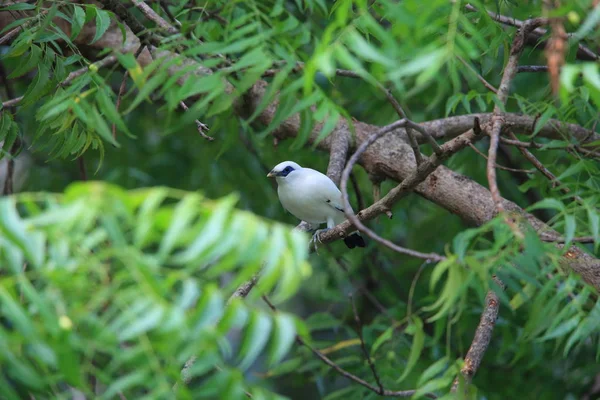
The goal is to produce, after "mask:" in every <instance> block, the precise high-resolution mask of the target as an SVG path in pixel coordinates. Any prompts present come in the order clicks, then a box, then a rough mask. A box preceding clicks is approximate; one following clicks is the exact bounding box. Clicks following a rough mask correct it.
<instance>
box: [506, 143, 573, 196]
mask: <svg viewBox="0 0 600 400" xmlns="http://www.w3.org/2000/svg"><path fill="white" fill-rule="evenodd" d="M508 134H509V135H510V137H511V138H512V139H513V140H517V137H516V136H515V134H514V133H512V132H510V131H509V132H508ZM518 149H519V151H520V152H521V154H523V155H524V156H525V158H527V159H528V160H529V162H530V163H531V164H533V166H534V167H535V168H537V170H538V171H540V172H541V173H542V175H544V176H545V177H546V178H548V180H549V181H550V182H552V184H553V186H554V187H557V186H558V188H559V189H560V190H561V192H563V193H564V194H569V193H571V190H569V188H568V187H565V186H563V185H562V184H561V183H560V181H559V180H558V179H556V176H555V175H554V174H553V173H552V172H550V170H548V168H546V167H545V166H544V164H542V162H541V161H540V160H538V159H537V158H536V156H534V155H533V153H531V152H530V151H529V150H527V149H526V148H525V147H518ZM573 198H574V199H575V200H576V201H577V202H579V203H580V204H583V200H582V199H581V197H579V196H573Z"/></svg>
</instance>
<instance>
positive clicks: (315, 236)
mask: <svg viewBox="0 0 600 400" xmlns="http://www.w3.org/2000/svg"><path fill="white" fill-rule="evenodd" d="M328 230H329V228H326V229H317V230H316V231H315V233H314V234H313V236H312V239H310V242H311V243H312V245H313V246H314V248H315V252H317V254H319V249H318V246H317V243H321V244H323V242H322V241H321V233H323V232H327V231H328Z"/></svg>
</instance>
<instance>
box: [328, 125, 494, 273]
mask: <svg viewBox="0 0 600 400" xmlns="http://www.w3.org/2000/svg"><path fill="white" fill-rule="evenodd" d="M409 123H410V122H409V121H408V120H406V119H404V120H400V121H397V122H395V123H393V124H391V125H388V126H386V127H383V128H381V129H380V130H378V131H377V132H375V133H374V134H373V135H371V136H370V137H369V139H367V140H366V141H364V142H363V143H362V144H361V145H360V146H359V148H358V149H357V150H356V153H354V154H353V155H352V157H350V160H349V161H348V164H347V165H346V168H345V169H344V172H343V174H342V182H341V188H340V189H341V191H342V201H343V202H344V212H345V213H346V217H347V218H348V221H346V222H344V223H342V224H340V225H338V226H336V227H335V228H333V229H331V230H329V231H327V232H325V233H324V234H323V235H321V240H322V241H323V242H324V243H326V242H328V241H332V240H335V239H336V238H337V237H341V236H345V235H346V234H348V233H349V231H350V230H351V229H352V227H355V228H356V229H358V230H360V231H361V232H364V233H365V234H366V235H367V236H369V237H370V238H372V239H373V240H376V241H377V242H379V243H381V244H383V245H384V246H386V247H389V248H390V249H392V250H394V251H396V252H399V253H402V254H407V255H410V256H414V257H418V258H423V259H426V260H432V261H441V260H444V259H445V257H444V256H441V255H439V254H435V253H427V254H425V253H420V252H417V251H414V250H410V249H405V248H403V247H400V246H398V245H396V244H394V243H392V242H390V241H389V240H387V239H384V238H382V237H380V236H379V235H377V234H376V233H375V232H373V231H372V230H370V229H369V228H367V227H366V226H365V225H364V224H362V222H361V221H367V220H370V219H373V218H375V217H377V216H378V215H380V214H383V213H386V212H388V211H390V210H391V208H392V206H393V205H394V204H395V203H396V202H398V200H400V199H401V198H402V197H404V196H405V195H407V194H408V193H410V192H411V191H412V190H413V189H414V188H415V187H416V186H417V185H418V184H420V183H421V182H423V181H424V180H425V179H426V178H427V177H428V176H429V175H430V174H431V173H432V172H433V171H435V169H436V168H437V167H438V166H439V165H440V164H441V163H442V162H444V161H445V160H446V159H448V158H449V157H450V156H451V155H452V154H454V153H456V152H458V151H460V150H462V149H463V148H465V147H466V146H468V145H469V144H470V143H472V142H474V141H476V140H478V139H479V138H481V137H482V136H483V135H481V134H479V135H477V134H475V132H474V130H470V131H468V132H466V133H464V134H463V135H461V136H459V137H457V138H455V139H453V140H451V141H449V142H447V143H444V145H442V146H441V148H440V152H439V154H434V155H433V156H431V157H429V158H427V159H426V160H425V161H424V162H423V164H421V165H420V166H418V167H417V169H416V171H414V172H413V173H412V174H411V175H409V176H408V177H407V178H406V179H404V180H403V181H402V182H401V183H400V184H399V185H398V186H396V187H395V188H394V189H392V190H390V192H389V193H388V194H387V195H385V196H384V197H383V198H382V199H380V200H379V201H377V202H376V203H374V204H373V205H371V206H370V207H369V208H367V209H365V210H362V211H360V212H359V213H358V215H354V213H353V212H352V209H351V207H350V204H349V201H348V188H347V185H348V178H349V175H350V171H351V170H352V166H353V165H354V164H355V163H356V162H357V161H358V159H359V158H360V157H361V155H362V154H363V153H364V152H365V151H366V150H367V148H368V147H369V146H370V145H372V144H373V143H375V142H376V141H377V140H378V139H379V138H381V137H382V136H384V135H386V134H387V133H389V132H390V131H392V130H394V129H396V128H398V127H400V126H405V125H408V124H409Z"/></svg>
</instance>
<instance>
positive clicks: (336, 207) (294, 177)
mask: <svg viewBox="0 0 600 400" xmlns="http://www.w3.org/2000/svg"><path fill="white" fill-rule="evenodd" d="M267 177H268V178H275V180H276V181H277V195H278V196H279V201H280V202H281V205H282V206H283V208H285V209H286V210H287V211H288V212H289V213H290V214H292V215H293V216H294V217H296V218H298V219H299V220H302V221H305V222H307V223H308V224H309V225H310V229H315V228H316V227H318V226H319V225H321V224H322V223H327V229H318V230H317V231H316V232H315V233H314V235H313V242H314V243H315V244H316V242H317V241H319V242H320V241H321V240H320V238H319V236H320V234H321V233H323V232H325V231H328V230H329V229H331V228H333V227H334V226H336V225H338V224H341V223H342V222H344V221H345V220H346V215H345V214H344V206H343V203H342V192H340V190H339V189H338V187H337V186H336V185H335V183H334V182H333V181H332V180H331V179H329V177H328V176H327V175H325V174H322V173H321V172H319V171H316V170H314V169H311V168H302V167H301V166H300V165H298V164H297V163H295V162H293V161H284V162H281V163H279V164H277V165H276V166H275V167H274V168H273V169H272V170H271V172H269V173H268V174H267ZM344 243H345V244H346V246H348V248H350V249H353V248H355V247H365V240H364V239H363V238H362V236H360V233H358V232H353V233H351V234H350V235H348V236H347V237H345V238H344Z"/></svg>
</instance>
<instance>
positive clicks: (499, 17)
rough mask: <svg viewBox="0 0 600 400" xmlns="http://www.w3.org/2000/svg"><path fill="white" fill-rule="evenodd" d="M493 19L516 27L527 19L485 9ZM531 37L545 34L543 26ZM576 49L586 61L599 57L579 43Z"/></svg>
mask: <svg viewBox="0 0 600 400" xmlns="http://www.w3.org/2000/svg"><path fill="white" fill-rule="evenodd" d="M465 8H466V9H467V10H468V11H478V9H477V8H476V7H474V6H473V5H471V4H467V5H465ZM485 12H486V13H487V14H488V15H489V16H490V17H491V18H492V19H493V20H495V21H498V22H500V23H501V24H503V25H508V26H514V27H517V28H522V27H523V26H524V25H525V23H527V21H521V20H519V19H516V18H512V17H507V16H504V15H501V14H496V13H493V12H491V11H485ZM531 33H532V37H531V38H532V39H533V40H534V41H535V42H537V41H538V40H539V39H540V38H541V37H542V36H544V35H546V33H547V30H546V29H543V28H537V27H536V28H535V29H534V30H533V31H532V32H531ZM571 36H572V35H570V34H567V35H566V38H570V37H571ZM577 46H578V49H577V58H579V59H581V60H586V61H596V60H598V59H600V56H598V54H596V53H595V52H593V51H592V50H590V49H589V48H588V47H586V46H584V45H582V44H581V43H579V44H578V45H577Z"/></svg>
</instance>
